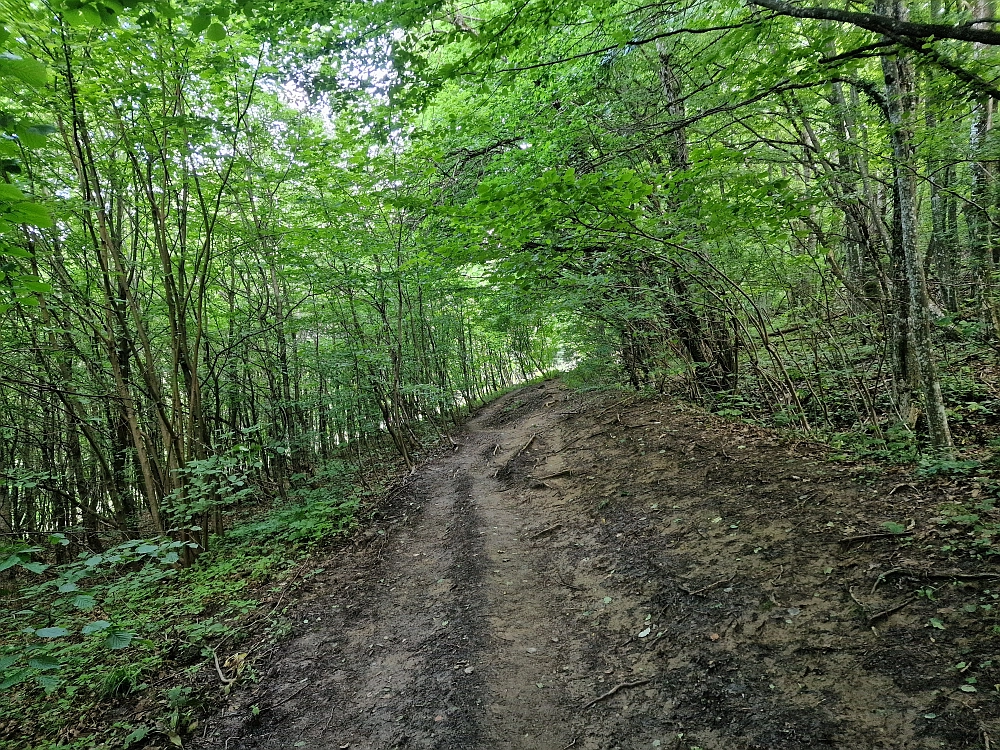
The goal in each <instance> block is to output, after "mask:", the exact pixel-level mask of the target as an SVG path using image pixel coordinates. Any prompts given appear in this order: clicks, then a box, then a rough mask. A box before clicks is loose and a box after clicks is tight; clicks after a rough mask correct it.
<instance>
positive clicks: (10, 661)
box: [0, 654, 21, 672]
mask: <svg viewBox="0 0 1000 750" xmlns="http://www.w3.org/2000/svg"><path fill="white" fill-rule="evenodd" d="M20 658H21V657H20V656H19V655H18V654H14V655H12V656H11V655H8V656H0V672H6V671H7V670H8V669H10V668H11V667H12V666H13V665H14V664H16V663H17V661H18V659H20Z"/></svg>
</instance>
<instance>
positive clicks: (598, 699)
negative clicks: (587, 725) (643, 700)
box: [582, 679, 649, 708]
mask: <svg viewBox="0 0 1000 750" xmlns="http://www.w3.org/2000/svg"><path fill="white" fill-rule="evenodd" d="M647 682H649V680H648V679H647V680H635V681H634V682H619V683H618V684H617V685H615V686H614V687H613V688H611V689H610V690H609V691H608V692H606V693H604V695H599V696H597V697H596V698H594V700H592V701H590V702H589V703H584V704H583V706H582V708H590V707H591V706H593V705H594V704H596V703H600V702H601V701H603V700H606V699H608V698H610V697H611V696H612V695H614V694H615V693H617V692H618V691H619V690H624V689H625V688H633V687H638V686H639V685H645V684H646V683H647Z"/></svg>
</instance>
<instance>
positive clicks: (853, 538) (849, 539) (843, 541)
mask: <svg viewBox="0 0 1000 750" xmlns="http://www.w3.org/2000/svg"><path fill="white" fill-rule="evenodd" d="M813 494H815V493H813ZM890 536H898V537H902V536H903V534H893V533H892V532H891V531H880V532H878V533H876V534H858V535H857V536H845V537H844V538H843V539H841V540H840V542H839V543H840V544H843V545H848V544H853V543H854V542H867V541H868V540H869V539H885V538H886V537H890Z"/></svg>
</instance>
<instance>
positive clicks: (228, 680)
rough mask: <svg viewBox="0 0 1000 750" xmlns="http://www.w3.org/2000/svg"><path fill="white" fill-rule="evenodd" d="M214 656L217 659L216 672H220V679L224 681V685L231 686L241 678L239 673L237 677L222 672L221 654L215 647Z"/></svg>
mask: <svg viewBox="0 0 1000 750" xmlns="http://www.w3.org/2000/svg"><path fill="white" fill-rule="evenodd" d="M212 658H213V659H214V660H215V671H216V673H218V675H219V679H220V680H221V681H222V684H223V685H225V686H226V687H229V686H230V685H232V684H233V683H234V682H236V680H237V679H239V675H237V676H236V677H226V676H225V675H224V674H223V673H222V665H221V664H219V654H218V653H217V652H216V650H215V649H214V648H213V649H212Z"/></svg>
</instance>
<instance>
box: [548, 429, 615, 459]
mask: <svg viewBox="0 0 1000 750" xmlns="http://www.w3.org/2000/svg"><path fill="white" fill-rule="evenodd" d="M602 432H607V430H596V431H595V432H591V433H590V434H589V435H579V436H577V437H575V438H573V439H572V440H570V441H569V442H568V443H566V444H565V445H563V447H562V448H560V449H559V450H557V451H555V453H553V454H552V455H555V454H556V453H562V452H563V451H564V450H566V449H567V448H569V447H570V446H571V445H573V444H574V443H577V442H579V441H580V440H590V438H592V437H597V436H598V435H600V434H601V433H602Z"/></svg>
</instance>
